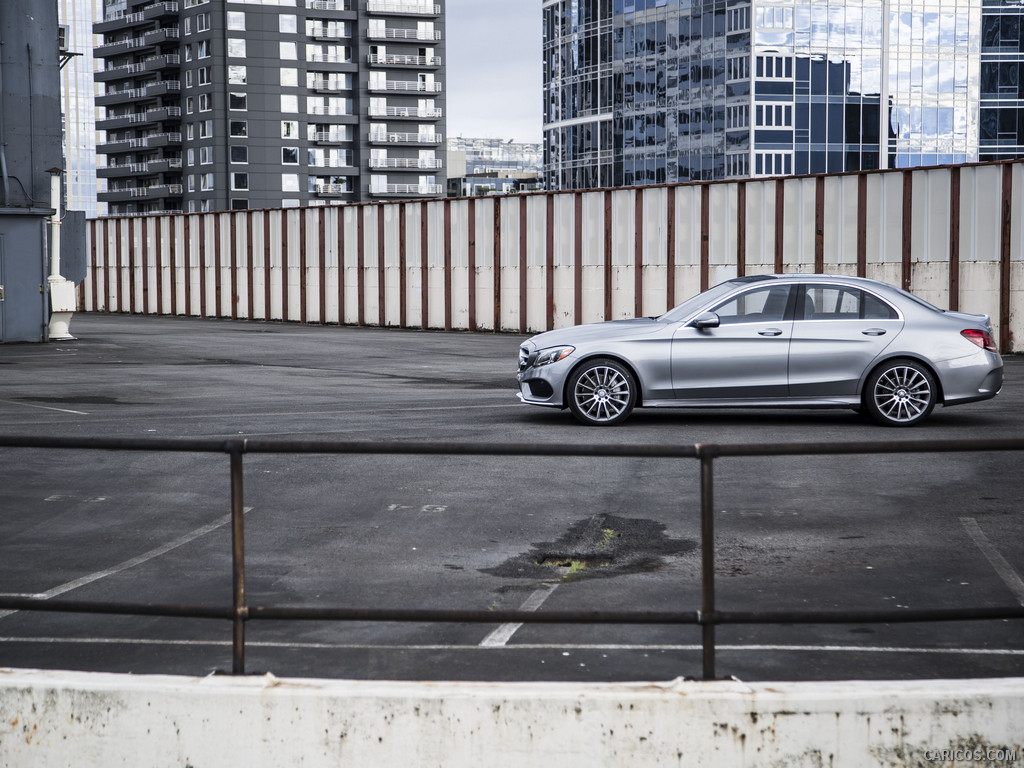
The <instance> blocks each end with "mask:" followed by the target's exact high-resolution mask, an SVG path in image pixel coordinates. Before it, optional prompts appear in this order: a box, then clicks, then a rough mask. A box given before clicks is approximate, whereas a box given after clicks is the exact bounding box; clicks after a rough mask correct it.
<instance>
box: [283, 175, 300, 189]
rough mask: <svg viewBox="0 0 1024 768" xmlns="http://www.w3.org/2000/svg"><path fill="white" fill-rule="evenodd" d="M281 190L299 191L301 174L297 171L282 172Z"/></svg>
mask: <svg viewBox="0 0 1024 768" xmlns="http://www.w3.org/2000/svg"><path fill="white" fill-rule="evenodd" d="M281 191H282V192H298V191H299V174H297V173H282V174H281Z"/></svg>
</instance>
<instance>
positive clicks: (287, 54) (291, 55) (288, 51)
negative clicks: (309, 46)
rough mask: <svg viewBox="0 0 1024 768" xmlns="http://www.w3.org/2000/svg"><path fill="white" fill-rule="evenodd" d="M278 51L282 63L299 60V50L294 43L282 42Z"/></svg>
mask: <svg viewBox="0 0 1024 768" xmlns="http://www.w3.org/2000/svg"><path fill="white" fill-rule="evenodd" d="M278 49H279V51H280V53H279V56H280V58H281V61H296V60H297V59H298V58H299V48H298V46H297V45H296V44H295V43H294V42H292V43H288V42H281V43H279V44H278Z"/></svg>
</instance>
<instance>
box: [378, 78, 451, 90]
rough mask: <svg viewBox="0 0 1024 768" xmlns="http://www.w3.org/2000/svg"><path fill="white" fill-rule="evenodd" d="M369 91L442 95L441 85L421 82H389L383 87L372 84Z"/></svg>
mask: <svg viewBox="0 0 1024 768" xmlns="http://www.w3.org/2000/svg"><path fill="white" fill-rule="evenodd" d="M369 90H370V91H372V92H374V93H380V92H383V91H387V92H393V93H440V92H441V83H421V82H420V81H419V80H387V81H385V82H384V84H383V85H374V84H373V83H370V86H369Z"/></svg>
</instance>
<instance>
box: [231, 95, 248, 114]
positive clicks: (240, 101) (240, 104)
mask: <svg viewBox="0 0 1024 768" xmlns="http://www.w3.org/2000/svg"><path fill="white" fill-rule="evenodd" d="M246 103H247V98H246V95H245V94H244V93H229V94H228V109H233V110H238V111H244V110H245V109H246Z"/></svg>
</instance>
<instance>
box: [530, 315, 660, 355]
mask: <svg viewBox="0 0 1024 768" xmlns="http://www.w3.org/2000/svg"><path fill="white" fill-rule="evenodd" d="M661 327H662V323H660V322H658V320H657V319H656V318H653V317H637V318H634V319H632V320H610V321H608V322H605V323H590V324H588V325H574V326H573V327H571V328H558V329H556V330H554V331H547V332H546V333H541V334H538V335H536V336H533V337H531V338H530V339H528V340H527V342H526V343H527V344H528V345H530V346H531V348H532V349H546V348H547V347H557V346H558V345H560V344H570V345H572V346H578V345H580V344H585V343H586V342H588V341H608V340H611V339H621V338H625V337H629V336H637V335H643V334H647V333H652V332H653V331H656V330H657V329H659V328H661Z"/></svg>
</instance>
